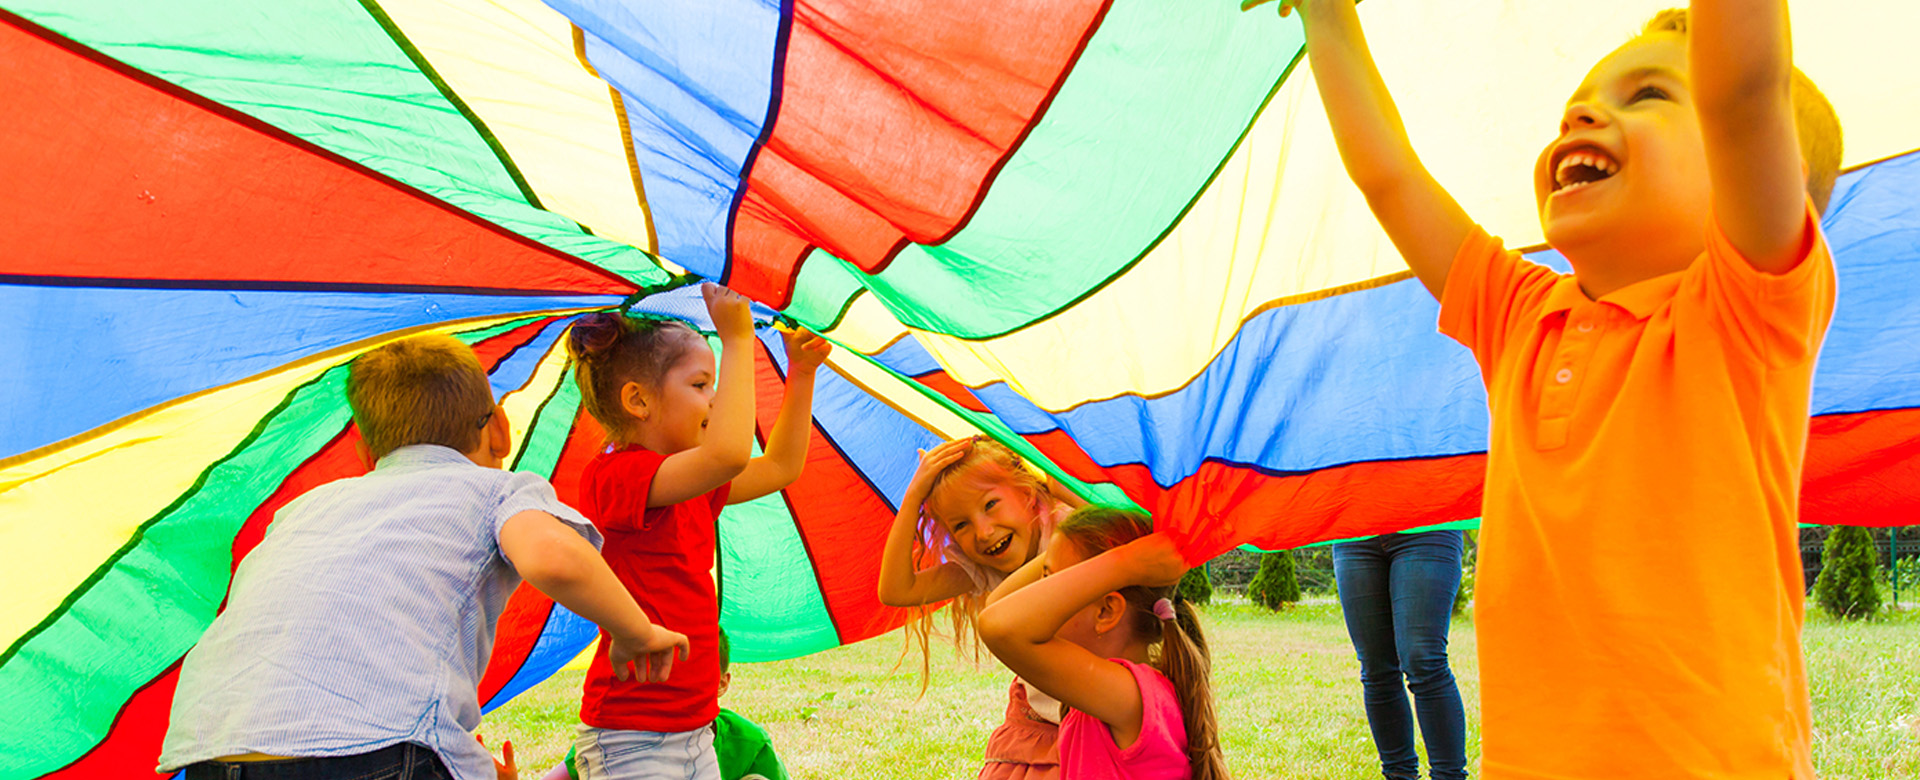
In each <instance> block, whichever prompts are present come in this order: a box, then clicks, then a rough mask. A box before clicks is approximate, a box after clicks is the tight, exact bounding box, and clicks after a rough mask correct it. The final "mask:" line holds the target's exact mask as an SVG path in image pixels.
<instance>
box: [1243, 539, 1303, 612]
mask: <svg viewBox="0 0 1920 780" xmlns="http://www.w3.org/2000/svg"><path fill="white" fill-rule="evenodd" d="M1247 598H1249V599H1252V600H1253V603H1255V604H1259V605H1260V606H1263V607H1266V608H1267V609H1279V608H1281V607H1284V606H1286V605H1288V604H1292V603H1294V602H1296V601H1299V600H1300V581H1299V579H1298V578H1297V577H1295V575H1294V571H1293V553H1292V551H1288V550H1282V551H1280V552H1271V553H1267V554H1265V555H1262V556H1260V570H1259V571H1256V572H1254V573H1253V582H1252V583H1249V584H1248V585H1247Z"/></svg>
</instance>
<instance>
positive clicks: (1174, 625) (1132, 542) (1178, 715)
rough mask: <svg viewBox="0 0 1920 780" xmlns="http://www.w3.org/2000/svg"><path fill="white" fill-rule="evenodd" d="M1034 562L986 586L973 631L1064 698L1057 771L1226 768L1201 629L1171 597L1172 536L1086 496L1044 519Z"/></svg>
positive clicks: (1180, 779)
mask: <svg viewBox="0 0 1920 780" xmlns="http://www.w3.org/2000/svg"><path fill="white" fill-rule="evenodd" d="M1037 569H1038V572H1037V574H1038V578H1037V580H1036V581H1034V582H1031V583H1027V584H1025V585H1024V586H1023V587H1019V588H1018V590H1014V591H1011V592H1009V593H1006V594H1000V593H996V594H994V596H995V600H994V603H993V604H992V605H990V606H988V607H987V609H986V611H984V612H982V613H981V614H980V636H981V638H982V639H984V640H985V641H986V643H987V648H988V649H990V650H992V651H993V654H994V655H995V656H997V657H998V658H999V659H1000V661H1001V662H1002V663H1005V664H1006V665H1007V667H1008V668H1010V669H1012V670H1013V671H1014V673H1015V674H1018V675H1020V677H1021V679H1024V680H1027V681H1029V682H1031V683H1032V684H1033V685H1034V686H1036V687H1038V688H1040V689H1041V690H1043V691H1046V692H1047V693H1049V694H1051V695H1052V696H1054V697H1055V698H1057V699H1059V700H1060V701H1061V702H1063V703H1065V704H1066V705H1067V706H1068V707H1070V708H1072V711H1071V712H1069V713H1068V714H1067V716H1066V717H1065V718H1063V719H1062V720H1061V721H1060V742H1059V746H1060V771H1061V775H1062V776H1063V777H1067V778H1074V780H1079V779H1080V778H1102V779H1106V778H1143V779H1144V778H1154V779H1155V780H1159V779H1161V778H1171V779H1174V780H1186V779H1187V778H1192V780H1226V778H1227V768H1226V760H1225V758H1224V756H1222V754H1221V752H1220V742H1219V737H1218V734H1219V730H1218V727H1217V725H1216V724H1215V722H1214V715H1213V689H1212V682H1211V680H1210V675H1211V671H1210V667H1211V660H1210V658H1209V656H1208V654H1207V640H1206V636H1205V634H1203V633H1202V632H1201V630H1200V623H1199V621H1198V619H1197V617H1196V616H1195V615H1194V612H1193V608H1192V607H1191V606H1189V605H1188V604H1187V603H1186V602H1185V601H1175V600H1174V599H1173V597H1174V595H1175V589H1176V588H1177V587H1178V583H1179V582H1180V576H1181V575H1182V574H1184V573H1186V570H1187V564H1186V561H1185V559H1183V558H1182V557H1181V555H1180V552H1179V550H1178V549H1176V548H1175V546H1174V544H1173V541H1172V540H1171V539H1169V538H1168V537H1165V536H1162V535H1159V534H1154V533H1152V528H1151V527H1150V526H1149V525H1148V524H1147V519H1146V518H1145V517H1143V516H1141V515H1139V514H1136V513H1133V512H1128V511H1124V510H1119V509H1111V508H1107V507H1088V508H1085V509H1082V510H1080V511H1078V512H1075V513H1073V515H1072V516H1070V517H1068V518H1067V519H1066V520H1064V521H1062V522H1061V523H1060V526H1059V528H1057V529H1055V531H1054V538H1053V541H1052V542H1051V543H1050V544H1048V546H1047V553H1046V556H1045V558H1044V559H1043V560H1042V563H1041V564H1040V566H1039V567H1037ZM1023 574H1025V572H1023ZM1008 584H1009V585H1012V586H1019V585H1020V584H1019V583H1017V582H1009V583H1008Z"/></svg>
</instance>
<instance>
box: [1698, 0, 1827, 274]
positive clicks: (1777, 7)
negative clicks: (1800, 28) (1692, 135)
mask: <svg viewBox="0 0 1920 780" xmlns="http://www.w3.org/2000/svg"><path fill="white" fill-rule="evenodd" d="M1687 16H1688V28H1689V29H1688V33H1687V37H1688V49H1687V60H1688V62H1687V69H1688V70H1689V71H1690V75H1691V81H1692V84H1693V98H1694V106H1695V109H1696V110H1697V111H1698V112H1699V115H1700V135H1701V139H1702V140H1703V141H1704V142H1705V143H1706V153H1707V176H1708V178H1709V180H1710V181H1712V183H1713V214H1714V218H1715V219H1716V220H1718V221H1719V223H1720V230H1721V232H1723V233H1724V234H1725V235H1726V237H1727V240H1728V241H1730V242H1732V243H1733V247H1734V248H1735V249H1738V250H1740V254H1741V256H1742V257H1745V258H1747V260H1748V262H1751V263H1753V266H1754V267H1755V268H1757V269H1759V270H1760V271H1763V272H1766V273H1774V274H1778V273H1785V272H1787V271H1789V270H1792V268H1793V266H1794V263H1795V261H1797V260H1799V258H1800V255H1801V254H1802V251H1803V250H1804V249H1805V247H1806V242H1807V236H1806V234H1805V233H1806V231H1805V227H1806V219H1805V215H1806V209H1807V206H1806V197H1807V196H1806V174H1805V171H1804V170H1803V169H1802V167H1801V161H1800V143H1799V138H1798V136H1797V135H1796V134H1795V131H1794V123H1793V94H1792V84H1793V45H1792V43H1791V42H1790V39H1789V36H1788V26H1787V4H1786V2H1785V1H1784V0H1694V2H1693V6H1692V9H1691V10H1690V11H1688V14H1687Z"/></svg>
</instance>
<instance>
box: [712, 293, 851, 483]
mask: <svg viewBox="0 0 1920 780" xmlns="http://www.w3.org/2000/svg"><path fill="white" fill-rule="evenodd" d="M781 337H782V338H783V339H785V340H786V342H787V394H786V397H785V398H782V399H781V400H780V416H779V417H776V418H774V420H773V432H772V433H771V434H769V435H768V436H767V451H766V454H764V455H761V456H760V457H758V458H754V459H752V460H749V461H747V467H746V468H745V469H744V470H742V471H741V472H740V476H737V477H734V478H733V488H732V489H731V490H728V491H727V503H729V504H738V503H741V502H745V501H752V500H754V499H756V498H759V497H761V496H764V495H767V494H768V493H772V492H774V491H776V490H783V489H785V488H786V486H788V485H791V484H793V481H794V480H796V479H799V478H800V470H801V469H802V468H805V467H806V465H807V444H808V440H809V439H811V438H812V437H813V380H814V376H815V375H816V374H818V373H819V371H820V364H821V363H824V362H826V360H827V355H828V354H829V353H831V352H832V351H833V345H832V344H829V343H827V340H826V339H823V338H820V336H819V335H817V334H814V333H811V332H808V331H804V330H802V331H789V332H786V333H782V334H781Z"/></svg>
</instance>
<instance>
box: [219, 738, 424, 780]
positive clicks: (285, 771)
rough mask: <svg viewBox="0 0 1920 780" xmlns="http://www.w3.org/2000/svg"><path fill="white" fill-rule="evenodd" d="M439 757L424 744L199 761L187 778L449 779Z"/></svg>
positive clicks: (293, 779)
mask: <svg viewBox="0 0 1920 780" xmlns="http://www.w3.org/2000/svg"><path fill="white" fill-rule="evenodd" d="M452 778H453V774H452V773H451V772H448V771H447V768H446V766H445V765H444V764H442V763H440V756H439V755H438V754H435V753H434V752H433V751H432V750H431V749H428V748H427V747H425V746H423V745H415V744H413V743H411V742H402V743H400V744H397V745H389V746H387V747H384V748H381V749H379V750H375V751H373V752H371V753H361V754H359V755H356V756H335V757H332V758H288V759H280V760H277V761H240V762H233V763H228V762H224V761H202V762H200V763H198V764H191V765H189V766H187V767H186V780H452Z"/></svg>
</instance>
